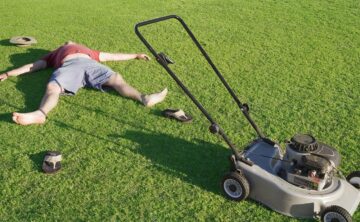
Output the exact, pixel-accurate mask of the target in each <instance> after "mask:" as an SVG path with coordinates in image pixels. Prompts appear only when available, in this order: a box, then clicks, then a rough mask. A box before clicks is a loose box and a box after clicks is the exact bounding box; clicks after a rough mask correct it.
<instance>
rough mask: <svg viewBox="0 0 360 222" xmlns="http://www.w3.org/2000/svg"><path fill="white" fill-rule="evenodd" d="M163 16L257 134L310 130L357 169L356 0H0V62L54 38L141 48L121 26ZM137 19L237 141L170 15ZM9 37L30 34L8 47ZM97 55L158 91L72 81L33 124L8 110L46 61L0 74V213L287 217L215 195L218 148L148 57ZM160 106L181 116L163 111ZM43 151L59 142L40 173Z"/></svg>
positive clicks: (239, 138)
mask: <svg viewBox="0 0 360 222" xmlns="http://www.w3.org/2000/svg"><path fill="white" fill-rule="evenodd" d="M169 14H177V15H179V16H181V17H182V18H183V19H184V20H185V22H187V24H188V25H189V27H190V28H191V29H192V31H193V32H194V34H195V36H196V37H197V38H198V39H199V41H200V42H201V44H202V45H203V46H204V48H205V49H206V50H207V52H208V53H209V55H210V57H211V58H212V60H213V61H214V63H215V64H216V65H217V67H218V69H219V70H220V71H221V72H222V73H223V75H224V76H225V78H226V79H227V80H228V82H229V84H230V85H231V86H232V87H233V88H234V90H235V92H236V93H237V95H239V97H240V99H241V101H243V102H246V103H248V104H249V105H250V109H251V115H252V117H253V118H254V120H255V121H256V122H257V123H258V125H259V127H260V128H261V129H262V130H263V131H264V133H265V134H266V135H267V136H268V137H269V138H271V139H273V140H275V141H279V142H280V143H281V144H282V145H283V146H284V141H285V140H286V139H290V138H291V137H292V136H293V135H294V134H295V133H300V132H302V133H311V134H313V135H314V136H315V137H317V138H318V140H320V141H322V142H325V143H327V144H329V145H331V146H333V147H335V148H337V150H338V151H339V152H340V154H341V156H342V164H341V166H340V169H341V170H342V171H343V173H344V174H345V175H347V174H349V173H350V172H351V171H354V170H359V168H360V167H359V166H360V151H359V143H360V139H359V138H360V3H359V1H344V0H339V1H295V0H294V1H292V0H291V1H241V0H226V1H221V0H197V1H190V0H178V1H173V0H168V1H162V0H161V1H155V0H146V1H138V0H131V1H114V0H113V1H111V0H102V1H98V0H86V1H85V0H76V1H74V0H72V1H70V0H61V1H55V0H49V1H42V0H30V1H29V0H27V1H25V0H16V1H13V0H1V3H0V73H2V72H5V71H8V70H10V69H12V68H13V67H19V66H21V65H23V64H26V63H28V62H31V61H34V60H36V59H38V58H40V57H41V56H42V55H44V54H46V53H47V52H49V51H50V50H52V49H55V48H56V47H58V46H59V45H60V44H62V43H63V42H65V41H67V40H73V41H76V42H79V43H82V44H85V45H87V46H89V47H91V48H94V49H98V50H102V51H109V52H118V51H120V52H132V53H134V52H144V53H148V54H149V55H150V52H148V51H147V49H146V47H145V46H144V45H143V44H142V43H141V42H140V40H139V39H138V38H137V36H136V35H135V32H134V25H135V24H136V23H137V22H141V21H144V20H147V19H150V18H155V17H160V16H164V15H169ZM142 31H143V33H144V35H145V36H146V38H148V39H149V41H150V42H151V43H152V44H153V45H154V47H155V48H156V49H157V50H158V51H163V52H166V53H167V54H168V55H169V56H170V57H171V58H172V59H173V60H174V61H175V62H176V64H174V65H172V67H173V69H174V70H175V71H176V73H178V74H179V77H180V78H181V79H182V80H183V81H184V83H185V84H186V85H187V86H188V87H189V89H190V90H191V91H192V92H193V93H194V95H195V96H196V97H197V98H198V99H199V100H200V101H201V102H202V103H203V104H204V106H205V107H206V108H207V109H208V110H209V112H210V113H211V114H213V116H214V118H215V120H216V121H217V122H218V123H219V124H220V125H221V126H222V127H223V128H224V130H225V132H226V133H227V134H228V135H229V137H230V138H231V139H232V140H233V142H234V143H235V144H236V145H237V146H238V147H239V149H241V148H242V147H243V146H244V145H246V144H247V143H248V142H250V141H251V140H252V139H254V138H256V135H255V133H254V131H253V130H252V128H251V127H249V124H248V123H247V122H246V121H245V118H244V117H243V116H242V114H241V112H240V111H239V110H238V109H237V107H236V106H235V105H234V103H233V102H232V100H231V98H230V97H229V95H228V94H227V92H226V91H225V89H224V88H223V87H222V86H221V84H220V83H219V81H218V79H217V78H216V76H215V74H214V73H213V72H212V71H211V69H210V68H209V66H208V65H207V64H206V62H205V60H204V59H203V58H202V57H201V56H200V53H199V52H198V51H197V50H196V48H195V47H194V45H193V44H192V42H191V41H190V39H189V38H188V37H187V36H186V34H185V33H184V31H183V30H182V29H181V26H180V25H179V24H178V23H176V21H171V22H165V23H163V24H157V25H154V26H149V27H145V28H143V29H142ZM18 35H28V36H34V37H35V38H36V39H37V40H38V44H36V45H34V46H32V47H29V48H20V47H16V46H11V45H10V44H9V39H10V38H11V37H12V36H18ZM107 65H108V66H110V67H111V68H112V69H114V70H116V71H117V72H119V73H121V74H122V75H123V76H124V78H125V79H126V80H127V81H128V82H129V83H131V84H132V85H133V86H135V87H136V88H138V89H139V90H141V91H142V92H144V93H150V92H155V91H160V90H162V89H163V88H165V87H168V89H169V95H168V97H167V99H166V100H165V101H164V102H163V103H161V104H159V105H157V106H155V107H153V108H151V109H150V108H145V107H143V106H141V105H140V104H139V103H137V102H134V101H131V100H128V99H124V98H121V97H119V96H117V94H116V93H115V92H114V91H109V92H108V93H101V92H99V91H95V90H92V89H83V90H80V91H79V93H78V94H77V95H76V96H75V97H61V100H60V103H59V105H58V107H57V108H56V109H55V110H54V111H53V112H51V113H50V114H49V117H48V121H47V122H46V124H44V125H41V126H26V127H24V126H18V125H16V124H14V123H13V122H12V120H11V113H12V112H14V111H20V112H30V111H33V110H35V109H37V107H38V105H39V103H40V100H41V98H42V94H43V93H44V90H45V85H46V83H47V81H48V79H49V77H50V75H51V73H52V70H51V69H48V70H44V71H41V72H38V73H36V74H29V75H24V76H21V77H13V78H10V79H8V80H6V81H4V82H1V83H0V95H1V96H0V135H1V136H0V221H298V220H297V219H293V218H290V217H286V216H283V215H281V214H279V213H276V212H273V211H272V210H270V209H268V208H266V207H264V206H263V205H261V204H258V203H256V202H254V201H251V200H248V201H243V202H241V203H237V202H232V201H229V200H227V199H226V198H225V197H224V196H223V195H222V192H221V188H220V181H221V179H222V177H223V175H224V174H225V173H227V172H228V170H229V164H228V156H229V155H230V151H229V149H228V148H227V146H226V144H225V143H224V142H223V141H222V140H221V139H220V138H218V137H216V136H214V135H212V134H211V133H210V132H209V131H208V127H209V123H208V122H207V120H206V118H205V117H204V116H203V115H202V114H201V113H200V111H198V110H197V108H196V107H195V105H193V104H192V102H191V101H190V100H189V99H188V98H187V97H186V96H185V94H184V93H183V92H182V91H181V90H180V88H179V87H178V86H177V85H176V84H175V82H173V80H172V79H171V78H170V77H169V76H168V74H167V73H166V72H165V71H164V70H163V69H162V68H161V66H160V65H158V64H157V62H156V61H155V59H154V58H153V59H152V61H150V62H144V61H127V62H117V63H116V62H109V63H107ZM169 107H172V108H181V109H183V110H185V111H186V112H188V113H189V114H191V115H192V116H193V117H194V121H193V122H192V123H191V124H181V123H179V122H176V121H171V120H169V119H166V118H163V117H162V116H161V110H163V109H166V108H169ZM47 150H57V151H61V152H62V154H63V161H62V164H63V168H62V170H61V171H60V172H59V173H57V174H56V175H45V174H43V173H42V172H41V164H42V159H43V155H44V152H45V151H47ZM279 201H282V200H281V199H279ZM353 218H354V221H360V212H359V210H358V211H357V212H356V213H355V215H354V217H353Z"/></svg>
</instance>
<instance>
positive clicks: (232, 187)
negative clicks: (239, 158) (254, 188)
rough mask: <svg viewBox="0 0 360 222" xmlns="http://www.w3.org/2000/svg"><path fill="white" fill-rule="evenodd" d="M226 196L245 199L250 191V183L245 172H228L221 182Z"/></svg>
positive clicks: (231, 198)
mask: <svg viewBox="0 0 360 222" xmlns="http://www.w3.org/2000/svg"><path fill="white" fill-rule="evenodd" d="M221 187H222V190H223V192H224V194H225V196H226V197H227V198H228V199H230V200H235V201H242V200H245V199H246V198H247V197H248V196H249V193H250V185H249V182H248V180H247V179H246V178H245V176H244V175H243V174H240V173H239V172H230V173H228V174H226V175H225V176H224V178H223V180H222V182H221Z"/></svg>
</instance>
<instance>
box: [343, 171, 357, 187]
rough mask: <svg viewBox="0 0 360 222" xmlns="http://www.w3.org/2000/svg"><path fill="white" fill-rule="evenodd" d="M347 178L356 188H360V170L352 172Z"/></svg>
mask: <svg viewBox="0 0 360 222" xmlns="http://www.w3.org/2000/svg"><path fill="white" fill-rule="evenodd" d="M346 180H347V181H348V182H349V183H350V184H351V185H353V186H354V187H355V188H357V189H360V171H354V172H352V173H350V174H349V176H347V177H346Z"/></svg>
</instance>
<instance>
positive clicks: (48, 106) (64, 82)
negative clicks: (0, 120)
mask: <svg viewBox="0 0 360 222" xmlns="http://www.w3.org/2000/svg"><path fill="white" fill-rule="evenodd" d="M130 59H141V60H145V61H148V60H150V58H149V57H148V56H147V55H145V54H122V53H115V54H114V53H107V52H100V51H96V50H92V49H89V48H87V47H86V46H83V45H79V44H76V43H74V42H71V41H69V42H66V43H65V44H64V45H62V46H60V47H59V48H57V49H56V50H54V51H52V52H50V53H49V54H47V55H46V56H44V57H43V58H41V59H40V60H38V61H36V62H34V63H30V64H27V65H24V66H22V67H20V68H17V69H13V70H11V71H9V72H6V73H4V74H1V75H0V81H4V80H6V79H7V78H8V77H10V76H18V75H21V74H24V73H28V72H35V71H38V70H41V69H45V68H47V67H54V68H55V69H56V70H55V71H54V73H53V74H52V76H51V78H50V80H49V82H48V84H47V86H46V92H45V95H44V97H43V98H42V101H41V104H40V106H39V109H38V110H36V111H34V112H29V113H17V112H14V113H13V117H12V119H13V120H14V122H16V123H17V124H20V125H30V124H43V123H45V121H46V117H47V115H48V113H49V112H50V111H51V110H52V109H53V108H55V106H56V105H57V103H58V100H59V96H60V95H61V94H70V95H75V93H76V92H77V91H78V90H79V89H80V88H82V87H84V86H87V87H92V88H96V89H99V90H102V86H109V87H112V88H114V89H115V90H116V91H117V92H118V93H119V94H120V95H122V96H124V97H128V98H131V99H134V100H137V101H139V102H140V103H142V104H143V105H144V106H147V107H150V106H153V105H155V104H156V103H159V102H161V101H163V100H164V99H165V97H166V94H167V88H165V89H164V90H163V91H162V92H159V93H154V94H150V95H145V94H141V93H140V92H139V91H137V90H136V89H135V88H133V87H132V86H130V85H129V84H127V83H126V82H125V80H124V79H123V78H122V77H121V75H120V74H118V73H116V72H114V71H112V70H111V69H110V68H109V67H107V66H105V65H103V64H100V63H99V62H104V61H124V60H130Z"/></svg>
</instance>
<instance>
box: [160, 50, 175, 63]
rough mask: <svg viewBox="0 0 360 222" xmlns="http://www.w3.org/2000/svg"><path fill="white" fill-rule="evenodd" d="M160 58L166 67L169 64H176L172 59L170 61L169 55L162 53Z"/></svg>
mask: <svg viewBox="0 0 360 222" xmlns="http://www.w3.org/2000/svg"><path fill="white" fill-rule="evenodd" d="M158 56H159V58H160V59H161V60H162V62H164V63H165V64H166V65H168V64H174V63H175V62H174V61H173V60H172V59H170V57H169V56H167V55H166V54H165V53H163V52H160V53H159V54H158Z"/></svg>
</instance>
